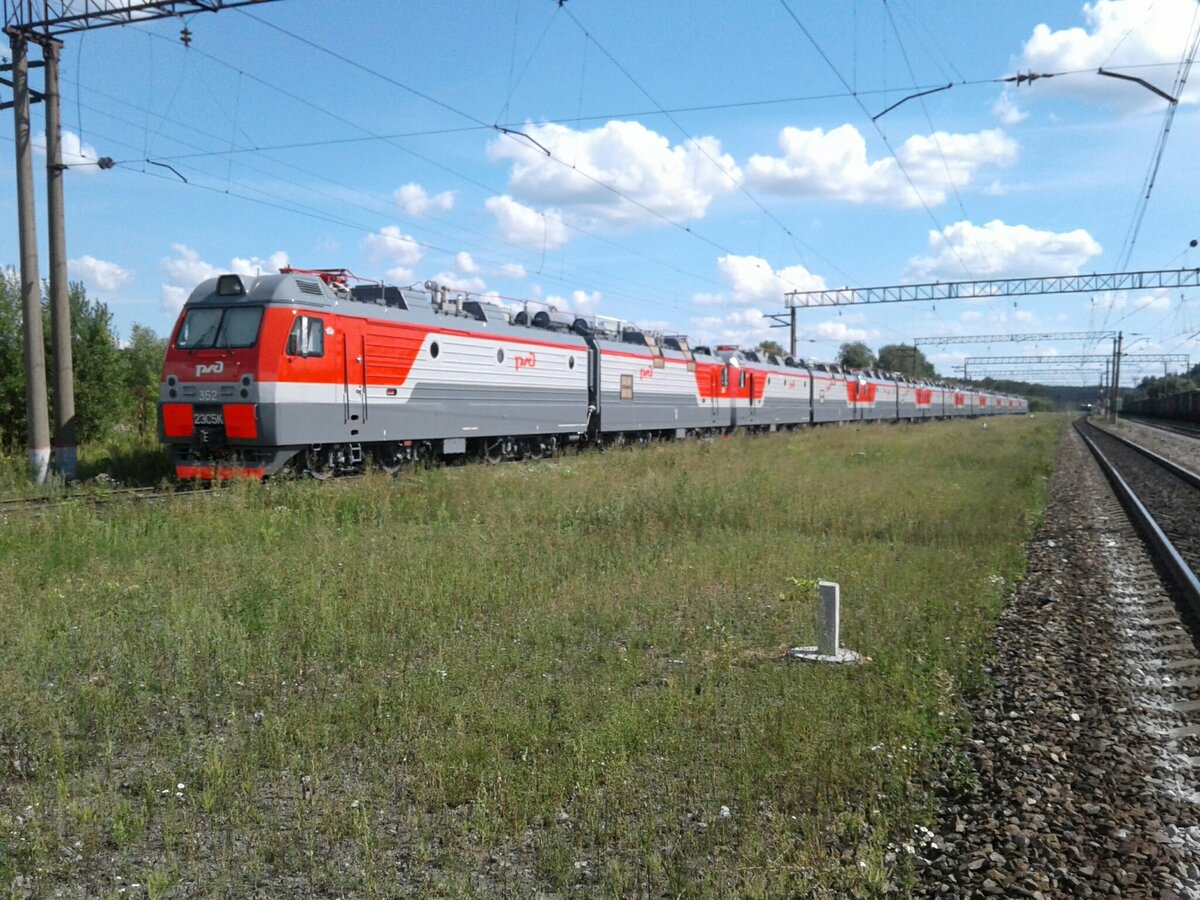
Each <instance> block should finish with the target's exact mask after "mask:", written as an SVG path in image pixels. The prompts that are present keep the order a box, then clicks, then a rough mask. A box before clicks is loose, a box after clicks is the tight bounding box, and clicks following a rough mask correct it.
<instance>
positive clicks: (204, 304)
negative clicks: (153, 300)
mask: <svg viewBox="0 0 1200 900" xmlns="http://www.w3.org/2000/svg"><path fill="white" fill-rule="evenodd" d="M255 286H256V285H255V282H254V281H253V280H251V283H250V284H249V285H247V283H246V280H244V279H243V278H242V276H240V275H232V274H230V275H221V276H219V277H217V278H213V279H209V280H208V281H206V282H204V283H203V284H202V285H200V286H199V287H198V288H196V290H195V291H193V292H192V295H191V296H190V297H189V298H188V300H187V302H186V303H185V304H184V308H183V310H182V311H181V313H180V316H179V321H178V322H177V324H176V326H175V329H174V331H173V332H172V334H171V339H170V342H169V344H168V347H167V355H166V358H165V360H164V362H163V372H162V381H161V384H160V387H159V438H160V440H162V441H163V442H164V443H166V444H168V445H169V446H170V449H171V455H172V461H173V463H174V465H175V472H176V475H177V476H178V477H180V478H210V479H211V478H224V477H232V476H238V475H245V476H248V477H256V478H260V477H262V475H263V474H264V472H265V471H266V470H267V467H268V466H269V465H270V463H271V462H272V461H273V460H272V459H271V457H272V454H271V453H269V452H264V451H263V450H261V449H258V448H260V447H261V445H262V444H263V440H262V438H263V437H264V435H263V424H264V423H263V422H262V421H261V417H260V411H259V402H260V393H259V392H260V385H259V372H260V356H261V348H262V345H263V343H264V340H265V333H266V332H267V331H268V329H267V328H266V327H265V325H264V323H265V321H266V319H267V316H266V312H267V308H268V305H269V303H270V298H269V297H263V296H258V295H256V293H255V291H254V288H255Z"/></svg>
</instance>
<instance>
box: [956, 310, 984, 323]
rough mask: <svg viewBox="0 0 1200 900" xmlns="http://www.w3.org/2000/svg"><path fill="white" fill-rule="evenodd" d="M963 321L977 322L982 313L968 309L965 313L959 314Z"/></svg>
mask: <svg viewBox="0 0 1200 900" xmlns="http://www.w3.org/2000/svg"><path fill="white" fill-rule="evenodd" d="M959 318H960V319H962V320H963V321H964V322H978V321H979V320H980V319H982V318H983V313H981V312H980V311H979V310H977V309H968V310H967V311H966V312H965V313H963V314H962V315H961V316H959Z"/></svg>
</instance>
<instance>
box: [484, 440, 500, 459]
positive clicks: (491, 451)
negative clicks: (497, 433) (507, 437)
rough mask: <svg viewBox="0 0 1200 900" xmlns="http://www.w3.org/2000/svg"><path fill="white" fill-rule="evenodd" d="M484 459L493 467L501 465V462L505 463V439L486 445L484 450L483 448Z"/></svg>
mask: <svg viewBox="0 0 1200 900" xmlns="http://www.w3.org/2000/svg"><path fill="white" fill-rule="evenodd" d="M483 458H484V459H486V460H487V461H488V462H489V463H491V464H492V465H495V464H496V463H499V462H504V441H503V439H501V440H498V441H492V442H491V443H489V444H485V445H484V448H483Z"/></svg>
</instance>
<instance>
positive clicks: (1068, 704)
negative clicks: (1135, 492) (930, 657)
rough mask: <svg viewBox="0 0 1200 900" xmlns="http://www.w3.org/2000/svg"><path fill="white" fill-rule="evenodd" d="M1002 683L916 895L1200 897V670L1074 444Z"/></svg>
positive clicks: (1065, 450)
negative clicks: (1199, 785)
mask: <svg viewBox="0 0 1200 900" xmlns="http://www.w3.org/2000/svg"><path fill="white" fill-rule="evenodd" d="M989 674H990V677H991V686H990V689H988V690H987V691H985V692H984V693H983V694H982V695H980V696H978V697H976V698H974V699H973V700H971V701H970V707H971V709H970V712H971V718H972V720H973V722H974V724H973V726H972V729H971V731H970V732H969V733H968V734H967V735H966V740H965V742H964V745H963V748H962V750H961V752H960V753H959V755H958V757H957V758H956V759H955V760H954V761H953V764H952V765H951V766H950V767H949V768H948V772H953V774H952V775H951V774H948V773H947V774H943V775H942V776H940V777H939V783H938V784H937V787H936V792H937V794H938V795H939V798H938V799H939V802H940V805H941V809H942V814H941V816H940V818H939V822H938V827H937V829H936V831H935V833H934V834H933V835H931V836H930V835H926V836H925V839H924V840H923V841H921V842H920V845H919V846H918V848H917V854H918V859H917V869H918V873H919V878H920V884H919V885H918V887H917V888H916V889H915V890H914V891H913V894H914V896H925V897H933V896H949V897H990V896H997V897H1020V896H1026V897H1088V896H1126V897H1162V898H1171V897H1196V898H1200V794H1198V793H1197V786H1198V784H1200V778H1198V777H1197V773H1198V772H1200V769H1198V768H1196V766H1197V765H1200V737H1197V734H1194V733H1193V732H1196V733H1200V711H1196V710H1193V709H1192V708H1191V707H1192V706H1197V707H1200V702H1196V701H1197V700H1200V660H1198V659H1197V651H1196V649H1195V647H1194V645H1193V641H1192V638H1191V634H1190V633H1189V630H1188V626H1187V625H1186V624H1185V623H1184V621H1183V617H1182V616H1181V614H1180V613H1179V612H1178V611H1177V609H1176V605H1175V603H1174V601H1173V600H1172V598H1171V597H1170V596H1169V595H1168V594H1167V593H1166V590H1165V589H1164V588H1163V587H1162V586H1161V582H1160V578H1159V576H1158V573H1157V571H1156V569H1155V567H1154V564H1153V562H1152V561H1151V560H1150V558H1149V556H1148V555H1147V552H1146V550H1145V549H1144V547H1143V545H1142V543H1141V541H1140V540H1139V539H1138V538H1137V536H1136V534H1135V533H1134V531H1133V529H1132V527H1131V526H1130V525H1129V523H1128V521H1127V520H1126V518H1125V516H1124V514H1123V512H1122V510H1121V508H1120V506H1119V504H1118V503H1117V502H1116V500H1115V499H1114V498H1113V497H1112V494H1111V492H1110V490H1109V488H1108V485H1107V482H1106V481H1105V479H1104V477H1103V475H1102V474H1101V473H1100V472H1099V470H1098V469H1097V467H1096V465H1095V464H1094V462H1093V461H1092V459H1091V456H1090V454H1089V453H1088V451H1087V449H1086V448H1085V447H1084V445H1083V443H1082V441H1081V440H1080V439H1079V437H1078V435H1077V434H1076V433H1075V431H1074V429H1070V428H1068V429H1067V434H1066V435H1065V436H1064V441H1063V444H1062V447H1061V449H1060V451H1059V459H1058V467H1057V471H1056V474H1055V477H1054V480H1053V484H1052V488H1051V499H1050V505H1049V507H1048V509H1047V512H1046V519H1045V522H1044V524H1043V525H1042V527H1041V528H1040V529H1039V530H1038V533H1037V534H1036V536H1035V538H1034V540H1033V541H1032V542H1031V544H1030V547H1029V564H1028V570H1027V574H1026V578H1025V580H1024V581H1023V582H1022V583H1021V585H1020V586H1019V587H1018V588H1017V589H1016V592H1015V594H1014V596H1013V598H1012V599H1011V600H1010V602H1009V604H1008V606H1007V607H1006V609H1005V611H1004V612H1003V614H1002V616H1001V621H1000V624H999V628H998V632H997V645H996V655H995V658H994V660H993V661H992V664H991V666H990V669H989ZM1193 758H1195V764H1193Z"/></svg>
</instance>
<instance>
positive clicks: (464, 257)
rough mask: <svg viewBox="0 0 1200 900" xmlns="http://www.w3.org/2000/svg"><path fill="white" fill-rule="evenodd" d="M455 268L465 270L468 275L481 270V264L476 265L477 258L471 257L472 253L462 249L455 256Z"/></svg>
mask: <svg viewBox="0 0 1200 900" xmlns="http://www.w3.org/2000/svg"><path fill="white" fill-rule="evenodd" d="M454 268H456V269H458V271H460V272H465V273H466V274H468V275H473V274H475V273H476V272H478V271H479V266H477V265H475V260H474V259H472V258H471V254H470V253H467V252H466V251H465V250H463V251H461V252H460V253H458V254H457V255H456V256H455V257H454Z"/></svg>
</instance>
